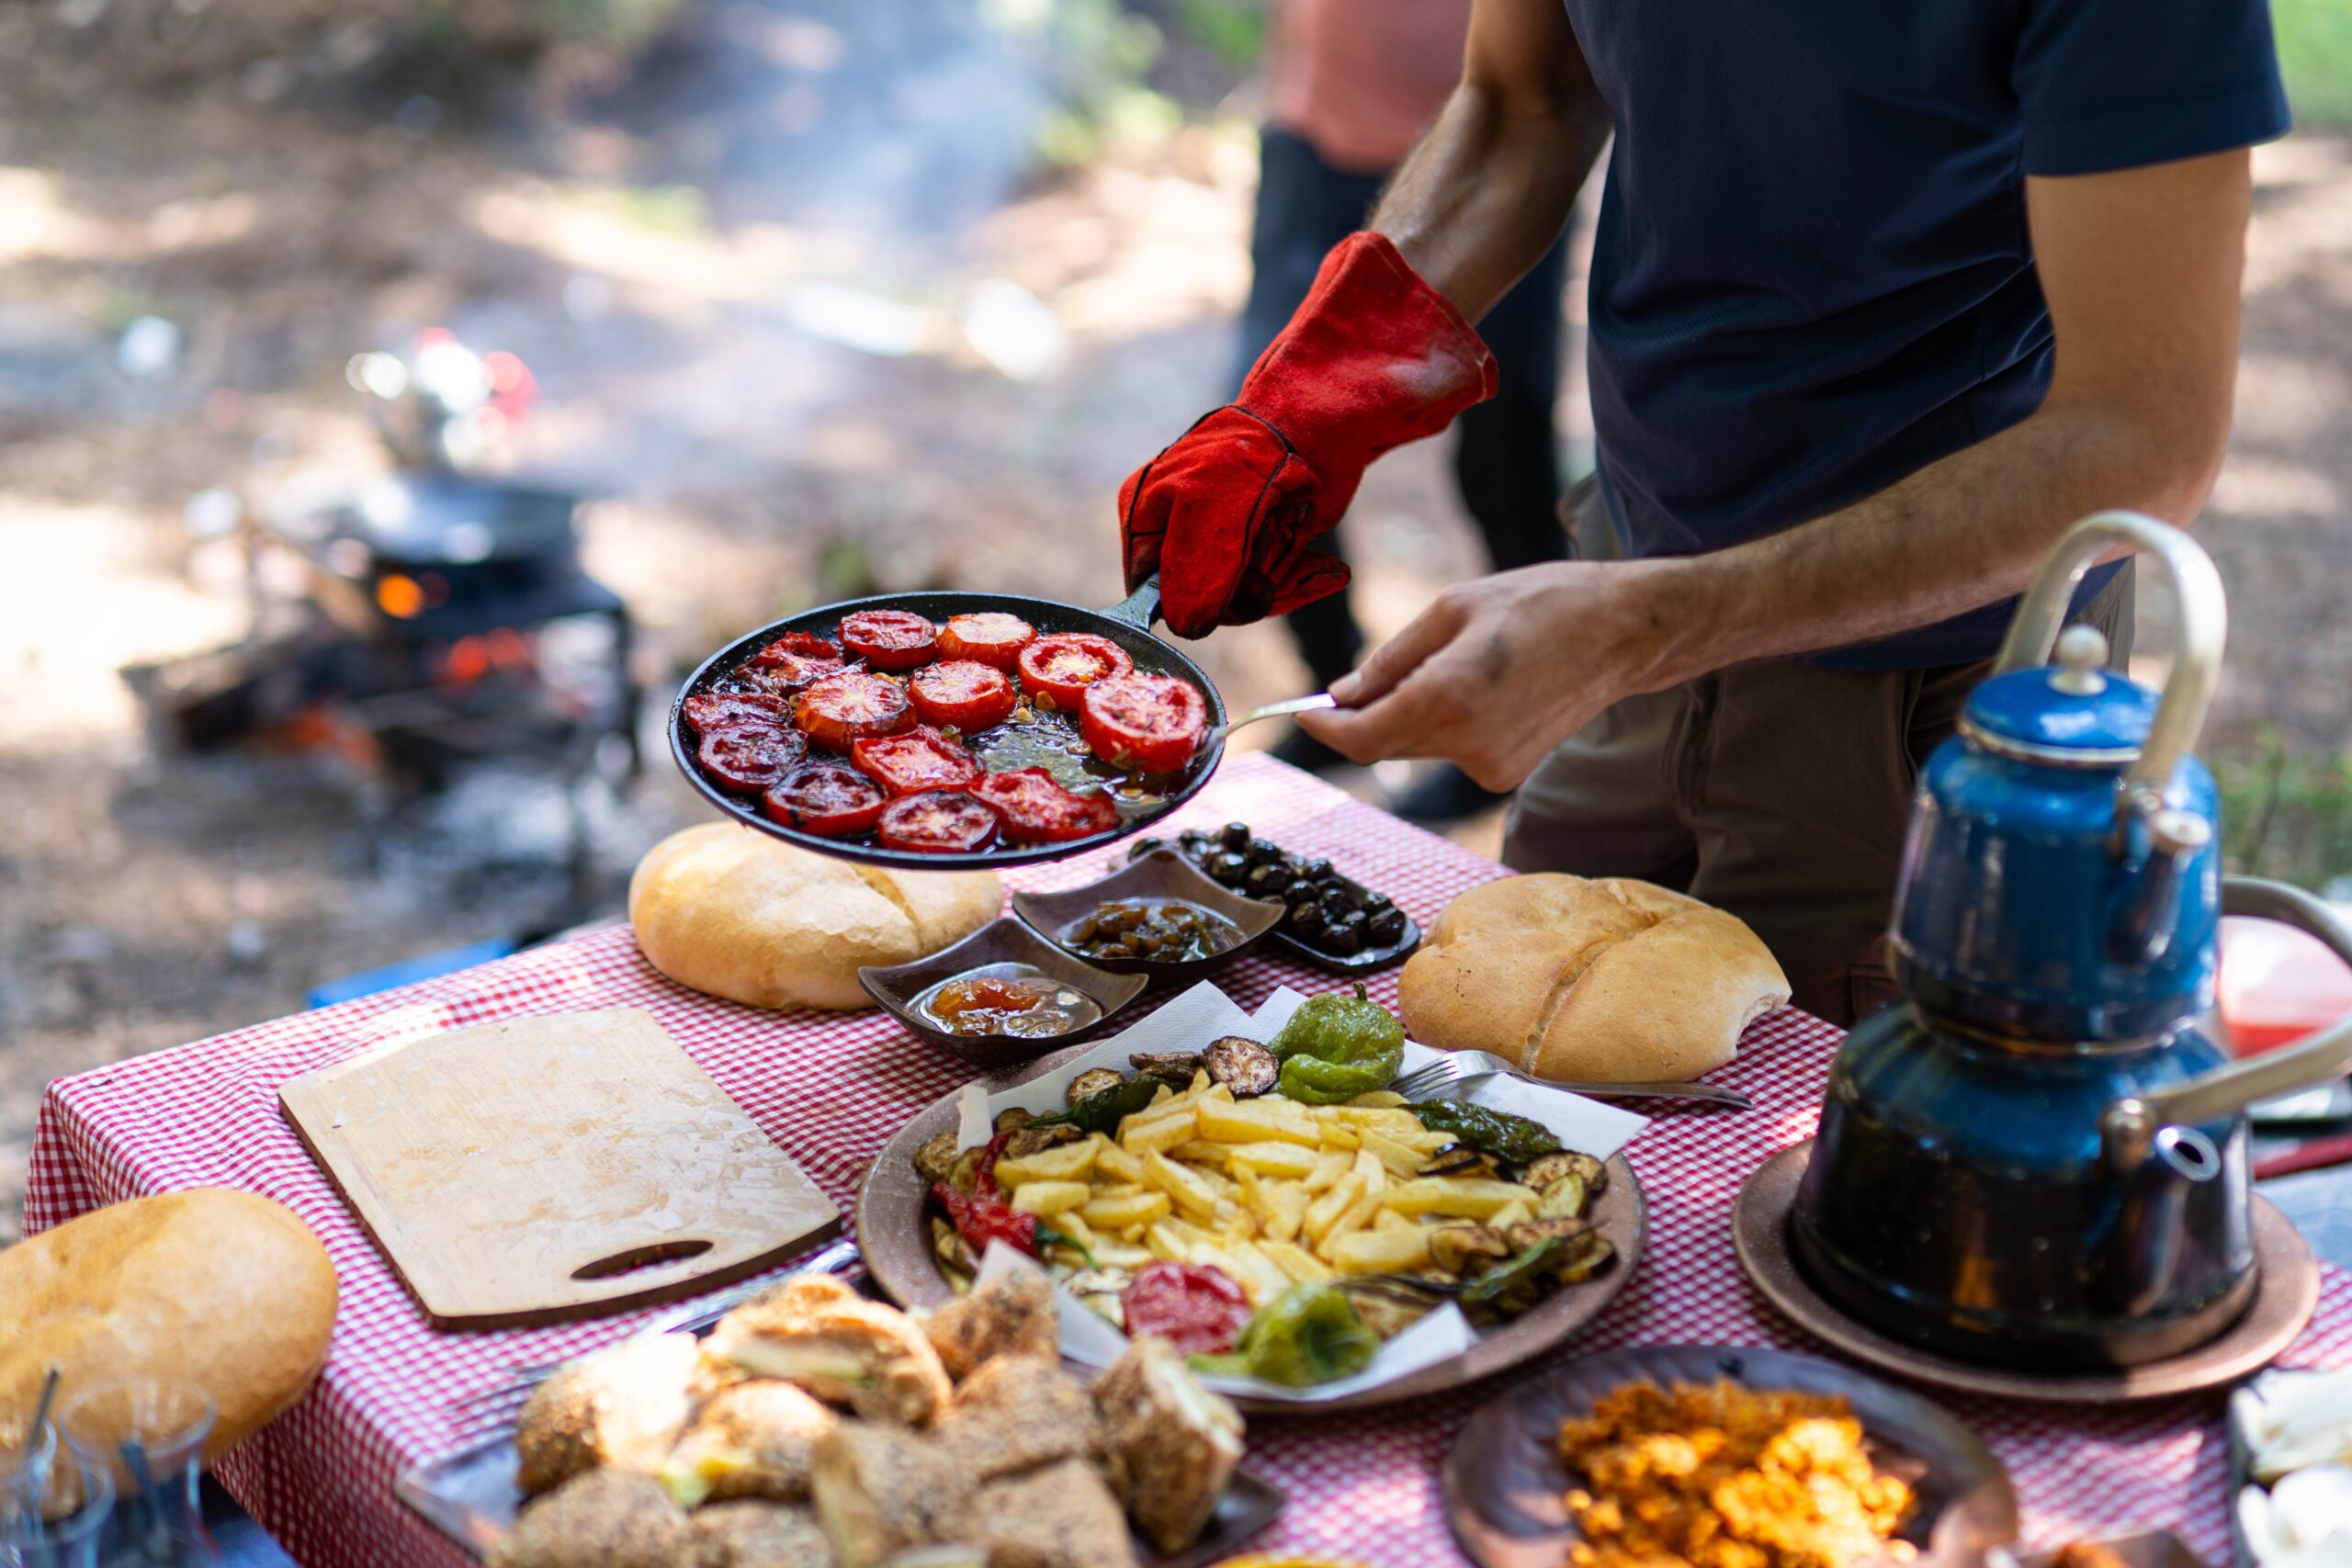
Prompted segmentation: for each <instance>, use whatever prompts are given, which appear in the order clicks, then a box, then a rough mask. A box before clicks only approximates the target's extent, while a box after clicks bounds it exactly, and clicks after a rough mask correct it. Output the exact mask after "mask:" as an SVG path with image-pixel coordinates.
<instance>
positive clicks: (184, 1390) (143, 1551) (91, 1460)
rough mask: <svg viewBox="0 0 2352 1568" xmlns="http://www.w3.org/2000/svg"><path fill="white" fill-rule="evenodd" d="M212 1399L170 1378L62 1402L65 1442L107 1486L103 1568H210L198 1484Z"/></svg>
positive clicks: (95, 1389) (100, 1387)
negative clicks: (111, 1501)
mask: <svg viewBox="0 0 2352 1568" xmlns="http://www.w3.org/2000/svg"><path fill="white" fill-rule="evenodd" d="M212 1418H213V1405H212V1396H211V1395H210V1394H208V1393H205V1392H204V1391H203V1390H202V1389H200V1388H198V1387H197V1386H196V1385H195V1384H194V1383H191V1382H181V1381H180V1380H178V1379H176V1378H126V1379H122V1380H119V1381H118V1382H103V1383H97V1384H94V1385H92V1386H90V1387H88V1388H85V1389H82V1390H80V1391H79V1392H78V1393H75V1394H74V1396H73V1397H72V1398H71V1399H69V1400H67V1401H66V1402H65V1409H64V1411H63V1412H62V1415H61V1416H60V1417H59V1419H60V1421H61V1422H62V1425H63V1427H64V1428H65V1441H66V1443H67V1445H68V1446H69V1447H71V1448H72V1449H73V1450H74V1452H75V1453H77V1454H79V1455H80V1456H81V1457H82V1461H83V1464H84V1466H85V1468H86V1469H91V1470H97V1471H102V1472H105V1473H106V1475H107V1478H108V1479H109V1480H110V1481H111V1482H112V1483H113V1486H114V1494H115V1497H116V1505H115V1510H114V1518H113V1521H112V1523H111V1524H110V1526H109V1528H108V1529H107V1531H106V1534H105V1538H104V1544H103V1547H102V1550H101V1554H100V1558H99V1561H100V1562H101V1563H102V1564H103V1565H104V1568H213V1565H214V1564H217V1563H218V1562H220V1549H219V1548H217V1547H216V1546H214V1545H213V1543H212V1537H211V1535H210V1533H209V1531H207V1530H206V1529H205V1528H204V1513H203V1508H202V1506H201V1505H200V1504H199V1503H198V1500H197V1480H198V1475H199V1474H200V1472H202V1470H203V1468H204V1439H205V1438H208V1437H209V1436H210V1435H211V1433H212Z"/></svg>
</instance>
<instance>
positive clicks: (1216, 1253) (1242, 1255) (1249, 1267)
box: [1193, 1241, 1291, 1306]
mask: <svg viewBox="0 0 2352 1568" xmlns="http://www.w3.org/2000/svg"><path fill="white" fill-rule="evenodd" d="M1193 1262H1195V1263H1206V1264H1210V1265H1213V1266H1214V1267H1216V1268H1218V1269H1224V1270H1225V1271H1226V1272H1227V1274H1229V1275H1231V1276H1232V1277H1233V1280H1234V1282H1235V1283H1236V1284H1238V1285H1239V1286H1240V1287H1241V1290H1242V1293H1243V1294H1245V1295H1247V1296H1248V1297H1249V1298H1250V1305H1252V1306H1256V1305H1258V1304H1259V1303H1262V1302H1266V1301H1270V1300H1272V1298H1273V1297H1275V1296H1278V1295H1281V1294H1282V1293H1283V1292H1284V1291H1286V1290H1288V1289H1290V1286H1291V1277H1290V1275H1289V1274H1287V1273H1286V1272H1284V1271H1283V1269H1281V1268H1280V1267H1279V1266H1278V1265H1276V1264H1275V1263H1274V1262H1273V1260H1272V1259H1271V1258H1267V1257H1266V1256H1265V1254H1263V1253H1261V1252H1260V1251H1259V1250H1258V1248H1257V1247H1255V1246H1253V1245H1252V1244H1250V1243H1249V1242H1246V1241H1236V1242H1230V1243H1227V1245H1225V1246H1223V1247H1201V1248H1198V1249H1196V1250H1195V1251H1194V1252H1193Z"/></svg>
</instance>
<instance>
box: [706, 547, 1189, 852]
mask: <svg viewBox="0 0 2352 1568" xmlns="http://www.w3.org/2000/svg"><path fill="white" fill-rule="evenodd" d="M860 610H911V611H913V612H914V613H915V614H916V615H922V616H924V617H925V618H927V619H929V620H932V621H933V622H939V623H944V622H945V621H946V620H947V619H948V617H950V616H951V615H978V614H981V613H984V612H986V611H989V610H1001V611H1003V612H1005V613H1006V614H1008V615H1018V616H1020V617H1021V618H1022V619H1023V620H1024V621H1026V622H1028V623H1029V624H1030V625H1031V626H1035V627H1036V628H1037V630H1038V632H1039V633H1040V634H1043V633H1046V632H1092V633H1093V634H1094V635H1095V636H1097V637H1108V638H1110V639H1111V640H1112V641H1113V642H1115V643H1117V644H1118V645H1119V646H1120V647H1121V648H1124V649H1126V650H1127V656H1128V657H1129V658H1131V659H1133V660H1135V661H1136V669H1137V670H1139V671H1144V672H1145V673H1147V674H1152V675H1174V676H1178V677H1181V678H1182V679H1183V680H1186V681H1190V682H1192V683H1193V685H1195V686H1197V687H1199V688H1200V691H1201V696H1202V698H1203V699H1204V701H1206V703H1207V704H1208V721H1209V722H1208V727H1209V729H1210V731H1212V732H1214V731H1215V730H1216V729H1217V728H1218V727H1220V726H1221V725H1223V724H1224V723H1225V719H1226V712H1225V699H1224V698H1223V697H1222V696H1220V695H1218V694H1217V689H1216V682H1213V681H1211V680H1210V679H1209V678H1208V676H1207V674H1206V673H1205V672H1204V671H1202V669H1201V667H1200V666H1199V665H1197V664H1195V663H1193V661H1192V660H1190V659H1188V658H1186V657H1185V656H1184V654H1183V653H1182V652H1181V651H1180V650H1179V649H1177V648H1176V647H1175V645H1174V644H1172V643H1169V642H1165V641H1162V640H1161V639H1160V638H1159V637H1154V636H1153V635H1152V633H1151V630H1150V627H1151V623H1152V622H1153V621H1154V620H1155V619H1157V618H1158V617H1159V578H1157V577H1154V578H1151V579H1150V580H1149V581H1146V582H1145V583H1144V585H1143V587H1142V588H1140V589H1138V590H1137V591H1136V592H1135V593H1134V594H1133V595H1132V596H1131V597H1129V598H1127V599H1126V600H1125V601H1124V602H1122V603H1120V604H1114V605H1112V606H1111V607H1110V608H1109V609H1107V610H1088V609H1082V608H1080V606H1078V605H1076V604H1059V603H1057V602H1056V601H1054V600H1051V599H1031V598H1027V597H1024V596H1023V595H1020V594H1014V593H964V592H950V591H946V590H940V591H937V592H928V593H887V594H881V595H878V596H876V597H875V598H872V599H850V600H845V601H843V602H842V603H841V604H826V605H823V606H821V607H820V608H818V609H814V610H804V611H802V612H801V613H800V614H799V615H786V617H785V618H784V619H783V620H780V621H772V622H770V623H769V624H768V625H766V626H762V627H761V628H760V629H759V630H757V631H755V632H749V633H746V634H745V635H744V636H742V637H737V638H736V639H735V640H734V641H733V642H730V643H729V644H728V645H727V646H726V647H725V648H722V649H719V650H718V652H717V653H714V654H712V655H711V656H710V657H709V658H708V659H706V660H703V662H702V667H701V668H700V669H698V670H696V671H695V672H694V673H693V674H692V675H690V676H688V677H687V678H686V683H685V684H684V686H682V687H680V688H679V691H678V696H677V700H676V701H675V702H673V703H672V704H671V705H670V755H671V757H672V758H673V759H674V760H675V761H676V762H677V764H678V767H679V769H680V771H681V772H683V773H684V774H685V775H686V780H687V782H688V783H690V784H693V785H694V786H695V788H696V789H697V790H700V791H701V792H702V794H703V796H704V798H705V799H707V800H708V801H709V802H710V803H711V804H712V805H713V806H715V807H718V809H719V810H720V811H721V812H722V813H724V814H725V815H727V816H728V817H730V818H734V819H735V820H736V821H738V822H741V823H742V824H743V825H744V826H745V827H747V828H755V829H758V830H759V831H761V832H763V833H765V834H767V835H768V836H770V837H771V838H776V839H782V840H785V841H786V843H791V844H797V845H799V846H800V847H801V848H802V849H804V850H815V851H816V852H818V853H820V854H828V855H832V856H834V857H835V858H837V859H840V860H852V861H862V862H864V863H865V864H867V865H888V866H896V867H898V868H899V869H901V870H904V871H978V870H982V869H994V868H996V867H1001V866H1008V865H1029V864H1033V863H1035V862H1038V861H1048V860H1060V859H1062V858H1063V857H1065V856H1068V855H1074V854H1080V853H1083V852H1085V851H1088V850H1094V849H1100V848H1102V847H1103V845H1104V844H1107V843H1109V842H1111V841H1112V840H1114V839H1120V838H1124V837H1125V836H1126V835H1127V834H1129V833H1132V832H1135V831H1136V829H1140V828H1142V827H1144V826H1145V825H1146V824H1148V823H1150V822H1155V821H1157V820H1159V818H1162V817H1165V816H1167V815H1168V813H1170V811H1173V810H1174V809H1176V807H1179V806H1182V804H1183V803H1184V802H1185V801H1187V800H1190V799H1191V798H1192V797H1193V795H1197V794H1199V793H1200V789H1201V786H1202V785H1203V784H1206V783H1208V782H1209V775H1210V774H1211V773H1215V772H1216V764H1217V760H1218V759H1219V758H1220V757H1222V756H1223V755H1224V754H1225V743H1224V742H1223V741H1222V740H1216V741H1214V742H1212V743H1211V744H1210V745H1207V746H1204V747H1203V748H1202V749H1201V751H1200V753H1199V754H1198V755H1197V756H1195V757H1194V758H1193V761H1192V764H1191V765H1190V766H1189V767H1187V768H1185V770H1184V771H1183V772H1182V773H1178V774H1175V775H1174V776H1173V777H1172V778H1171V779H1170V781H1169V789H1168V792H1167V793H1166V794H1165V795H1159V796H1157V797H1155V798H1154V799H1153V800H1152V801H1150V802H1149V803H1130V802H1127V801H1120V802H1119V818H1120V821H1119V826H1118V828H1117V829H1114V831H1111V832H1108V833H1098V834H1096V835H1094V836H1093V837H1092V838H1089V839H1073V840H1069V842H1067V843H1056V844H1001V845H999V846H998V847H996V848H994V849H989V850H982V851H980V852H977V853H973V854H926V853H924V852H921V851H918V850H889V849H884V848H882V847H881V846H880V845H878V844H865V843H856V842H852V841H847V840H841V839H828V838H825V837H823V836H822V835H820V834H817V833H807V832H803V831H801V830H800V829H797V828H787V827H786V826H785V825H784V824H782V823H781V822H775V821H772V820H770V819H769V818H765V817H763V816H761V815H760V813H759V810H758V807H756V806H755V805H754V804H753V803H752V801H751V800H749V799H746V798H744V797H743V796H741V795H729V794H728V793H727V792H726V791H725V790H723V789H720V788H719V787H718V785H717V784H713V783H711V782H710V781H709V780H708V779H707V778H705V777H703V773H702V770H701V769H700V768H699V767H697V766H695V741H694V739H692V737H691V735H690V734H689V733H688V731H687V729H686V722H685V715H684V708H685V702H686V699H687V698H688V697H690V696H693V695H694V694H695V693H697V692H704V691H708V690H709V689H710V688H711V687H712V686H713V685H714V684H716V683H717V682H718V681H719V680H720V679H721V678H722V677H724V676H726V675H727V674H729V672H731V671H733V670H734V669H735V667H736V666H737V665H739V664H741V663H742V662H743V660H746V659H748V658H750V657H751V656H752V653H754V652H756V651H757V650H759V649H763V648H764V647H766V646H767V645H768V644H769V643H772V642H774V641H775V639H776V638H778V637H782V636H784V635H785V633H786V632H809V633H812V634H814V635H816V636H818V637H827V638H831V637H833V635H834V632H835V629H836V628H837V627H838V626H840V625H841V620H842V616H844V615H854V614H855V613H856V612H858V611H860ZM1114 798H1116V797H1114Z"/></svg>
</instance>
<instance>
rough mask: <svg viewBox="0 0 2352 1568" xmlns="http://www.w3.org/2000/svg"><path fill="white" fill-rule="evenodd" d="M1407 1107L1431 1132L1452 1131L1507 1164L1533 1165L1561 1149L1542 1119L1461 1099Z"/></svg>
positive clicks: (1455, 1136) (1455, 1137) (1459, 1139)
mask: <svg viewBox="0 0 2352 1568" xmlns="http://www.w3.org/2000/svg"><path fill="white" fill-rule="evenodd" d="M1407 1109H1408V1110H1409V1111H1412V1113H1413V1114H1414V1115H1415V1116H1417V1117H1419V1118H1420V1122H1421V1125H1422V1126H1424V1127H1427V1128H1428V1129H1429V1130H1430V1132H1432V1133H1448V1134H1452V1135H1453V1138H1454V1140H1455V1141H1456V1142H1457V1143H1461V1144H1465V1145H1468V1146H1469V1147H1471V1148H1474V1149H1476V1150H1478V1151H1479V1152H1480V1153H1481V1154H1489V1155H1492V1156H1495V1157H1496V1158H1497V1159H1498V1160H1500V1161H1502V1162H1503V1163H1504V1164H1505V1165H1532V1164H1533V1163H1534V1162H1535V1161H1537V1160H1539V1159H1542V1158H1543V1157H1544V1156H1545V1155H1550V1154H1557V1153H1559V1152H1560V1140H1559V1139H1558V1138H1557V1137H1555V1135H1554V1134H1553V1132H1552V1129H1551V1128H1549V1127H1546V1126H1545V1125H1544V1123H1543V1122H1531V1121H1529V1120H1528V1119H1527V1118H1526V1117H1524V1116H1514V1115H1512V1114H1511V1113H1510V1111H1493V1110H1489V1109H1488V1108H1487V1107H1486V1106H1483V1105H1472V1104H1471V1103H1469V1101H1467V1100H1423V1101H1421V1102H1420V1103H1419V1104H1418V1105H1413V1106H1408V1107H1407Z"/></svg>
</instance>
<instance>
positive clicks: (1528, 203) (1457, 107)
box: [1372, 0, 1609, 321]
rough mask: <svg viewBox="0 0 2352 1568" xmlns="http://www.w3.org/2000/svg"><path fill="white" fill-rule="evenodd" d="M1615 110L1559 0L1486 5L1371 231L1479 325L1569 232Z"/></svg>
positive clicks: (1484, 0)
mask: <svg viewBox="0 0 2352 1568" xmlns="http://www.w3.org/2000/svg"><path fill="white" fill-rule="evenodd" d="M1608 140H1609V107H1608V106H1607V105H1606V104H1604V103H1602V102H1601V101H1600V92H1599V90H1598V89H1596V88H1595V87H1594V85H1593V83H1592V75H1591V73H1590V72H1589V70H1588V69H1587V68H1586V66H1585V61H1584V53H1583V51H1581V50H1579V49H1578V48H1577V40H1576V35H1575V33H1574V32H1573V31H1571V30H1570V29H1569V27H1568V17H1567V8H1566V6H1562V5H1561V4H1560V3H1559V0H1476V5H1475V6H1473V7H1472V10H1471V13H1470V38H1469V42H1468V43H1467V45H1466V46H1465V47H1464V52H1463V62H1462V84H1461V85H1460V86H1458V87H1456V88H1455V89H1454V90H1453V96H1452V97H1451V98H1449V99H1448V100H1447V101H1446V106H1445V107H1444V108H1443V109H1442V111H1441V112H1440V113H1439V115H1438V118H1436V120H1434V121H1433V122H1432V123H1431V124H1430V129H1429V130H1427V131H1426V132H1424V133H1423V135H1422V137H1421V141H1420V144H1419V146H1418V147H1416V148H1414V149H1413V152H1412V154H1411V156H1409V157H1408V158H1407V159H1406V160H1405V163H1404V166H1403V167H1402V168H1400V169H1398V170H1397V177H1396V178H1395V179H1394V180H1393V181H1391V182H1390V184H1389V186H1388V189H1387V192H1386V193H1385V195H1384V196H1382V197H1381V200H1380V206H1379V209H1378V210H1376V211H1375V212H1374V214H1373V219H1372V226H1373V227H1374V229H1377V230H1378V231H1380V232H1382V233H1384V234H1385V235H1387V236H1388V237H1389V239H1390V240H1392V241H1394V242H1395V243H1396V245H1397V250H1399V251H1400V252H1402V253H1403V254H1404V256H1405V259H1406V260H1407V261H1408V262H1410V263H1412V265H1413V270H1414V271H1416V272H1418V273H1419V274H1420V275H1421V276H1422V277H1424V278H1426V279H1427V280H1428V281H1429V283H1430V287H1431V288H1435V289H1436V290H1437V291H1438V292H1439V293H1441V294H1442V295H1444V296H1445V297H1446V298H1447V299H1451V300H1452V301H1453V304H1454V307H1455V309H1457V310H1460V311H1461V312H1462V313H1463V314H1464V316H1466V317H1468V318H1469V319H1470V320H1472V321H1476V320H1477V319H1478V318H1479V317H1481V316H1483V315H1485V314H1486V313H1487V310H1490V309H1492V308H1493V306H1494V303H1495V301H1496V300H1498V299H1501V298H1502V297H1503V295H1504V294H1506V293H1507V292H1509V291H1510V286H1511V285H1512V284H1514V283H1516V282H1518V281H1519V279H1520V278H1521V276H1522V275H1524V274H1525V273H1526V271H1527V269H1528V268H1530V267H1532V266H1533V265H1535V264H1536V263H1537V262H1539V261H1541V260H1542V259H1543V257H1544V252H1546V251H1548V250H1550V249H1551V248H1552V245H1553V243H1555V241H1557V240H1558V239H1559V237H1560V234H1561V231H1563V230H1565V229H1566V227H1567V222H1568V214H1569V211H1570V209H1573V208H1574V207H1575V205H1576V199H1577V190H1578V189H1579V188H1581V187H1582V186H1583V185H1584V181H1585V176H1586V175H1587V174H1589V173H1590V172H1591V169H1592V165H1593V161H1594V160H1595V159H1597V158H1598V157H1599V156H1600V149H1601V147H1602V146H1603V145H1604V144H1605V143H1606V142H1607V141H1608Z"/></svg>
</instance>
